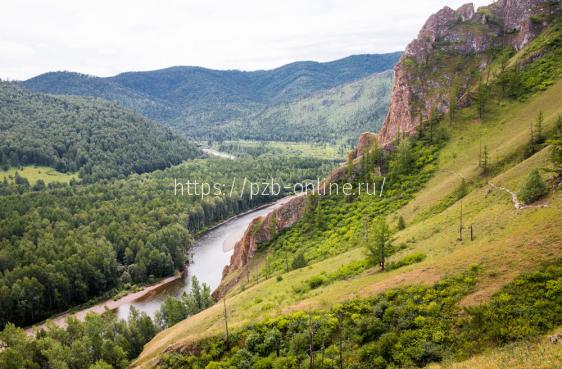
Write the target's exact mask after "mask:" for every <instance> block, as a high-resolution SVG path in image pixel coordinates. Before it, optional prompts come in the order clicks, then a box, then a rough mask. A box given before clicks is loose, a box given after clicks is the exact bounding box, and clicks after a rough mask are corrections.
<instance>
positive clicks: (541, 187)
mask: <svg viewBox="0 0 562 369" xmlns="http://www.w3.org/2000/svg"><path fill="white" fill-rule="evenodd" d="M547 193H548V188H547V187H546V183H544V180H543V179H542V177H541V175H540V174H539V171H538V170H537V169H534V170H533V171H532V172H531V173H529V176H528V177H527V179H526V180H525V182H524V183H523V185H522V186H521V189H520V190H519V193H518V194H517V196H518V197H519V199H520V200H521V201H523V202H524V203H525V204H530V203H532V202H534V201H537V200H538V199H540V198H541V197H544V196H545V195H546V194H547Z"/></svg>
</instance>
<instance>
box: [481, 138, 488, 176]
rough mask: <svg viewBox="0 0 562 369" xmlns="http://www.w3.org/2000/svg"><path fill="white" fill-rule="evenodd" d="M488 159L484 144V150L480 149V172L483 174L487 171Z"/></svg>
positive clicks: (486, 147) (486, 148)
mask: <svg viewBox="0 0 562 369" xmlns="http://www.w3.org/2000/svg"><path fill="white" fill-rule="evenodd" d="M489 160H490V158H489V155H488V146H487V145H484V150H483V151H482V155H481V157H480V167H481V168H482V172H483V173H484V174H486V173H488V165H489Z"/></svg>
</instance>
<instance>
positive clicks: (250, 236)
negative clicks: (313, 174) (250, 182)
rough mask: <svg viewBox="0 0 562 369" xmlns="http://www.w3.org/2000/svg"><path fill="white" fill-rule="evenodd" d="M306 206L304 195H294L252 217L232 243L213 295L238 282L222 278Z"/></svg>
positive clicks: (290, 224) (248, 259)
mask: <svg viewBox="0 0 562 369" xmlns="http://www.w3.org/2000/svg"><path fill="white" fill-rule="evenodd" d="M305 206H306V196H305V195H299V196H294V197H293V198H291V199H290V200H289V201H287V202H286V203H284V204H283V205H281V206H280V207H278V208H277V209H275V210H273V211H272V212H271V213H269V214H267V216H265V217H258V218H256V219H254V220H253V221H252V222H251V223H250V224H249V225H248V228H247V229H246V231H245V232H244V236H242V239H241V240H240V241H238V242H237V243H236V245H234V253H233V254H232V256H231V257H230V264H229V265H227V266H225V267H224V270H223V273H222V278H223V282H222V283H221V285H220V286H219V287H218V288H217V289H216V290H215V291H214V292H213V297H215V298H220V297H222V296H224V294H225V293H226V291H228V289H230V288H231V287H232V286H233V285H234V284H236V283H237V282H238V279H234V280H231V281H229V283H224V278H225V277H226V276H227V275H228V274H229V273H231V272H233V271H235V270H238V269H240V268H243V267H244V266H246V264H248V262H249V261H250V259H251V258H252V257H253V256H254V255H255V253H256V251H257V249H258V245H259V244H260V243H262V242H267V241H270V240H271V239H273V237H274V236H275V235H276V234H277V233H278V232H280V231H282V230H283V229H285V228H288V227H290V226H292V225H293V224H294V223H295V222H296V221H297V220H299V219H300V217H301V216H302V214H303V213H304V210H305Z"/></svg>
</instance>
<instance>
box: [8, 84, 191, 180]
mask: <svg viewBox="0 0 562 369" xmlns="http://www.w3.org/2000/svg"><path fill="white" fill-rule="evenodd" d="M0 132H2V134H1V135H0V163H1V164H2V165H7V166H16V165H28V164H36V165H46V166H51V167H54V168H56V169H57V170H59V171H63V172H79V174H80V176H81V177H82V178H83V179H85V180H93V179H100V178H110V177H116V176H122V175H127V174H129V173H142V172H149V171H153V170H156V169H163V168H166V167H168V166H171V165H174V164H178V163H180V162H181V161H183V160H186V159H190V158H193V157H195V156H196V155H198V150H197V149H195V147H194V146H192V145H191V144H190V143H188V142H187V140H185V139H184V138H183V137H180V136H179V135H177V134H176V133H173V132H171V131H170V130H169V129H166V128H163V127H161V126H160V125H158V124H156V123H154V122H152V121H149V120H147V119H145V118H142V117H140V116H138V115H136V114H134V113H132V112H130V111H128V110H125V109H123V108H121V107H119V106H117V105H116V104H114V103H109V102H107V101H103V100H99V99H91V98H90V99H87V98H78V97H56V96H50V95H42V94H35V93H30V92H28V91H27V90H25V89H22V88H21V87H19V86H17V85H15V84H11V83H5V82H1V83H0Z"/></svg>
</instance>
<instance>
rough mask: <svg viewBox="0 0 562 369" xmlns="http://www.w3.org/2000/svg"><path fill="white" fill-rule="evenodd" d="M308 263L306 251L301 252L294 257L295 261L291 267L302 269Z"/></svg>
mask: <svg viewBox="0 0 562 369" xmlns="http://www.w3.org/2000/svg"><path fill="white" fill-rule="evenodd" d="M307 265H308V263H307V262H306V259H305V258H304V252H302V251H301V252H299V253H298V254H297V255H296V256H295V258H294V259H293V262H292V263H291V267H292V268H293V269H300V268H304V267H305V266H307Z"/></svg>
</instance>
